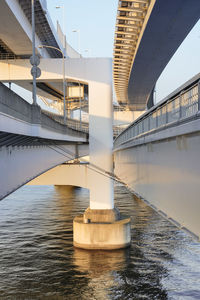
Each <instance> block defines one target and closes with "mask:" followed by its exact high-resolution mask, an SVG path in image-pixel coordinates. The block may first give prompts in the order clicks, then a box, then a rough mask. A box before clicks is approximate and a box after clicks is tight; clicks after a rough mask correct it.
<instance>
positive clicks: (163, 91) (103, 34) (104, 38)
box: [47, 0, 200, 101]
mask: <svg viewBox="0 0 200 300" xmlns="http://www.w3.org/2000/svg"><path fill="white" fill-rule="evenodd" d="M117 4H118V0H84V1H83V0H76V1H70V0H47V5H48V10H49V13H50V15H51V18H52V20H53V23H54V24H56V21H57V19H58V20H59V22H60V24H61V25H62V23H63V17H62V11H61V9H56V8H55V6H57V5H60V6H61V5H63V6H64V14H65V22H64V27H65V28H64V30H65V33H66V35H67V40H68V42H69V43H70V44H71V46H73V47H74V48H75V49H78V35H77V33H73V32H72V30H74V29H80V40H81V43H80V44H81V45H80V46H81V47H80V48H81V53H82V55H83V56H88V52H85V50H86V49H89V50H90V53H89V54H90V55H91V56H93V57H103V56H109V57H112V54H113V38H114V29H115V21H116V12H117ZM199 71H200V22H198V23H197V24H196V26H195V27H194V28H193V29H192V31H191V33H190V34H189V36H188V37H187V38H186V40H185V41H184V42H183V44H182V45H181V46H180V47H179V49H178V50H177V52H176V53H175V55H174V56H173V58H172V60H171V61H170V63H169V64H168V66H167V67H166V69H165V70H164V72H163V74H162V75H161V77H160V79H159V80H158V82H157V87H156V99H157V101H159V100H161V99H163V98H164V97H165V96H167V95H168V94H169V93H170V92H171V91H173V90H174V89H176V88H177V87H178V86H180V85H181V84H182V83H184V82H185V81H187V80H188V79H190V78H191V77H192V76H194V75H195V74H197V73H198V72H199Z"/></svg>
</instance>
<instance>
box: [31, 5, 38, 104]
mask: <svg viewBox="0 0 200 300" xmlns="http://www.w3.org/2000/svg"><path fill="white" fill-rule="evenodd" d="M31 11H32V55H33V62H34V64H33V67H35V68H36V64H35V0H31ZM32 75H33V104H34V105H36V104H37V101H36V72H33V74H32Z"/></svg>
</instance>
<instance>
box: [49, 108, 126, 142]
mask: <svg viewBox="0 0 200 300" xmlns="http://www.w3.org/2000/svg"><path fill="white" fill-rule="evenodd" d="M43 113H44V114H46V115H48V116H49V117H51V118H52V119H54V120H55V121H57V122H59V123H61V124H64V119H63V116H62V115H57V114H54V113H52V112H49V111H46V110H43ZM66 124H67V126H68V127H69V128H71V129H75V130H77V131H82V132H86V133H89V123H88V122H83V121H82V122H80V121H79V120H75V119H71V118H67V120H66ZM123 130H124V127H122V126H113V136H114V137H116V136H118V135H119V134H120V133H121V132H122V131H123Z"/></svg>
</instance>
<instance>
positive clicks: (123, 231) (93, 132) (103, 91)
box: [73, 82, 130, 250]
mask: <svg viewBox="0 0 200 300" xmlns="http://www.w3.org/2000/svg"><path fill="white" fill-rule="evenodd" d="M112 106H113V105H112V89H111V85H110V84H105V83H100V82H93V83H92V84H91V85H89V150H90V169H89V172H88V176H89V186H90V207H89V208H88V209H87V210H86V211H85V213H84V214H83V215H82V216H79V217H76V218H75V219H74V223H73V227H74V246H76V247H79V248H84V249H107V250H108V249H119V248H125V247H127V246H128V245H129V244H130V218H127V217H122V216H121V215H120V213H119V211H118V209H117V208H115V207H114V187H113V180H112V179H111V178H110V175H109V174H111V173H112V172H113V155H112V149H113V129H112V124H113V117H112V116H113V110H112Z"/></svg>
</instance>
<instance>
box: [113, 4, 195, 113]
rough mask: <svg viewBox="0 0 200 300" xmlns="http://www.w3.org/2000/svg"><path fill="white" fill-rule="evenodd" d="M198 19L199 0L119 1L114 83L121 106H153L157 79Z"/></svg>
mask: <svg viewBox="0 0 200 300" xmlns="http://www.w3.org/2000/svg"><path fill="white" fill-rule="evenodd" d="M199 17H200V1H199V0H167V1H166V0H119V4H118V12H117V19H116V30H115V40H114V54H113V80H114V86H115V92H116V97H117V100H118V103H119V104H120V105H123V106H128V107H129V109H131V110H144V109H145V108H146V106H147V104H148V102H149V103H150V102H151V104H153V102H152V99H151V98H152V94H153V93H152V91H153V89H154V86H155V84H156V81H157V79H158V77H159V76H160V74H161V73H162V71H163V69H164V68H165V66H166V65H167V63H168V62H169V60H170V59H171V57H172V56H173V54H174V53H175V51H176V50H177V48H178V47H179V46H180V44H181V43H182V41H183V40H184V39H185V37H186V36H187V34H188V33H189V31H190V30H191V29H192V27H193V26H194V25H195V23H196V22H197V21H198V19H199Z"/></svg>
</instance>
